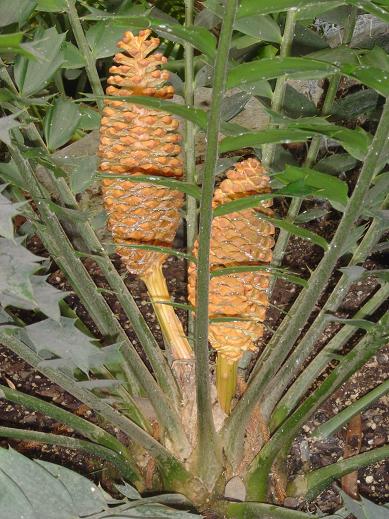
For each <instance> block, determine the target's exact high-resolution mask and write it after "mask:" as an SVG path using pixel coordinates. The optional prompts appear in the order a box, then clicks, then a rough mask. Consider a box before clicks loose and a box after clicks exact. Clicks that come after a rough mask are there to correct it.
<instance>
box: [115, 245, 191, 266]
mask: <svg viewBox="0 0 389 519" xmlns="http://www.w3.org/2000/svg"><path fill="white" fill-rule="evenodd" d="M112 245H114V246H115V247H123V248H128V249H140V250H149V251H155V252H160V253H161V254H168V255H169V256H176V257H177V258H184V259H186V260H188V261H193V262H196V258H195V257H194V256H192V255H191V254H187V253H186V252H180V251H178V250H175V249H172V248H170V247H160V246H159V245H138V244H135V243H125V242H124V243H120V242H115V243H112Z"/></svg>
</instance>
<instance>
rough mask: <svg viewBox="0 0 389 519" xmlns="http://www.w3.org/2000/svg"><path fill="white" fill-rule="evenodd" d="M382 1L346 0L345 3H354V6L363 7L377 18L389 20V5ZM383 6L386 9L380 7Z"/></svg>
mask: <svg viewBox="0 0 389 519" xmlns="http://www.w3.org/2000/svg"><path fill="white" fill-rule="evenodd" d="M384 2H385V0H384V1H381V2H379V1H377V2H375V3H374V2H372V1H371V0H347V3H349V4H351V5H355V7H359V8H360V9H364V10H365V11H367V12H368V13H370V14H373V15H374V16H377V17H378V18H381V20H384V21H385V22H387V23H388V22H389V5H388V4H387V3H384ZM377 4H381V5H382V6H385V7H386V9H384V8H383V7H381V5H377Z"/></svg>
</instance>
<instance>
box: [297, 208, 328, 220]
mask: <svg viewBox="0 0 389 519" xmlns="http://www.w3.org/2000/svg"><path fill="white" fill-rule="evenodd" d="M327 214H328V211H327V209H324V208H321V207H316V208H315V209H309V210H307V211H303V212H302V213H300V214H299V215H298V216H297V217H296V218H295V220H294V221H295V222H296V223H307V222H311V221H312V220H318V219H319V218H322V217H323V216H326V215H327Z"/></svg>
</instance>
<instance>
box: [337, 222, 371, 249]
mask: <svg viewBox="0 0 389 519" xmlns="http://www.w3.org/2000/svg"><path fill="white" fill-rule="evenodd" d="M365 231H366V225H360V226H359V227H353V228H351V229H350V232H349V234H348V236H347V239H346V240H345V242H344V243H343V244H342V247H341V250H340V251H341V254H346V253H348V252H350V251H353V250H354V249H355V247H356V245H357V243H358V241H359V239H360V238H361V237H362V236H363V234H364V233H365Z"/></svg>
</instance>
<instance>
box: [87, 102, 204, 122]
mask: <svg viewBox="0 0 389 519" xmlns="http://www.w3.org/2000/svg"><path fill="white" fill-rule="evenodd" d="M88 98H89V99H93V97H92V96H88ZM107 99H111V97H110V96H107ZM115 99H118V100H123V101H129V102H130V103H133V104H137V105H143V106H149V107H151V108H155V109H157V110H163V111H165V112H169V113H171V114H174V115H178V116H179V117H183V118H184V119H187V120H188V121H192V122H193V123H194V124H196V125H197V126H199V127H200V128H201V129H203V130H205V129H206V128H207V124H208V122H207V121H208V120H207V113H206V112H205V111H204V110H201V109H200V108H194V107H187V106H183V105H179V104H177V103H173V102H171V101H164V100H161V99H156V98H154V97H146V96H115Z"/></svg>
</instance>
